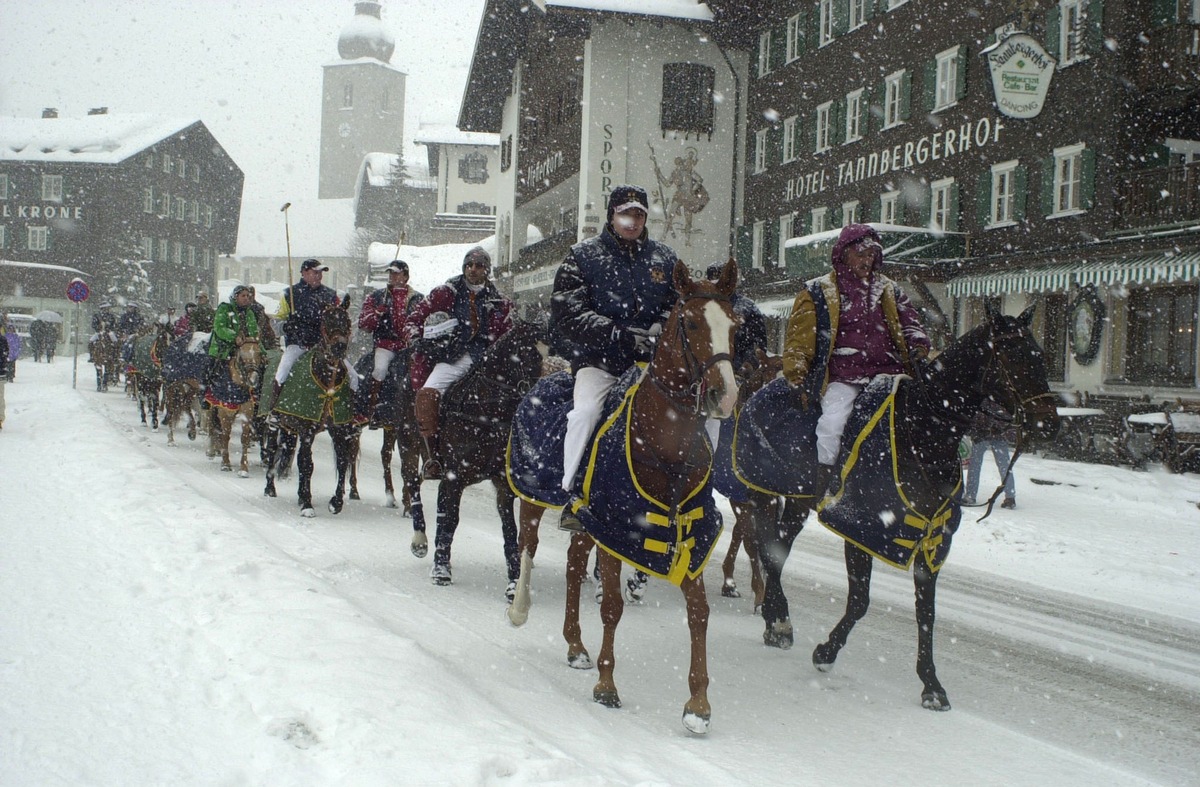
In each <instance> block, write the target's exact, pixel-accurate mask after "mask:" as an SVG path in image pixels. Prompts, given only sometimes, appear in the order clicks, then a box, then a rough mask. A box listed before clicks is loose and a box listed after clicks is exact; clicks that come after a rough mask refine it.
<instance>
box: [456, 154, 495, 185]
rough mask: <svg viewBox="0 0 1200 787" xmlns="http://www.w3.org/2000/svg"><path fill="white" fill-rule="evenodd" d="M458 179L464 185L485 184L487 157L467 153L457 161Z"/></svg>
mask: <svg viewBox="0 0 1200 787" xmlns="http://www.w3.org/2000/svg"><path fill="white" fill-rule="evenodd" d="M458 177H459V180H461V181H463V182H464V183H487V179H488V171H487V156H486V155H484V154H483V153H468V154H467V155H465V156H463V157H462V158H460V159H459V160H458Z"/></svg>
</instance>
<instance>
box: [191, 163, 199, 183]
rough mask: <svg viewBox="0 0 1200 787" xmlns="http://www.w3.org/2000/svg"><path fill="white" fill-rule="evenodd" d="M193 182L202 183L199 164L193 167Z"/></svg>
mask: <svg viewBox="0 0 1200 787" xmlns="http://www.w3.org/2000/svg"><path fill="white" fill-rule="evenodd" d="M192 182H193V183H199V182H200V165H199V164H193V165H192Z"/></svg>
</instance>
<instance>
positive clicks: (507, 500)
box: [492, 475, 521, 602]
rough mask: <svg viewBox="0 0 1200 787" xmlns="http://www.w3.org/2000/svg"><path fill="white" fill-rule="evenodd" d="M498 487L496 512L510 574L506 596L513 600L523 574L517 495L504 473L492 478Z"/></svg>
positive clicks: (508, 573) (505, 566) (507, 571)
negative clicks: (519, 542) (515, 509)
mask: <svg viewBox="0 0 1200 787" xmlns="http://www.w3.org/2000/svg"><path fill="white" fill-rule="evenodd" d="M492 486H494V487H496V513H497V514H499V515H500V533H501V535H502V536H503V537H504V568H505V571H506V574H507V576H508V586H507V587H505V589H504V596H505V598H506V599H507V600H508V601H509V602H511V601H512V599H513V593H515V592H516V589H517V578H518V577H519V576H521V551H520V549H519V547H518V539H517V518H516V516H515V515H514V514H513V503H514V502H516V499H517V496H516V495H514V494H513V491H512V489H510V488H509V486H508V479H506V478H505V477H504V476H503V475H501V476H500V477H499V478H493V479H492Z"/></svg>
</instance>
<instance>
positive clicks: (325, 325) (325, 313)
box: [321, 297, 351, 361]
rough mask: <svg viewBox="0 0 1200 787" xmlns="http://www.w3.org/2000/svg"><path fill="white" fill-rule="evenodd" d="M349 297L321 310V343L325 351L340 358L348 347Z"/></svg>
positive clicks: (349, 323) (344, 355)
mask: <svg viewBox="0 0 1200 787" xmlns="http://www.w3.org/2000/svg"><path fill="white" fill-rule="evenodd" d="M350 332H351V322H350V298H349V297H345V298H343V299H342V302H341V303H340V304H338V305H336V306H326V307H325V308H324V309H322V310H321V345H322V346H323V347H324V349H325V352H326V353H327V354H328V355H330V356H332V357H333V358H336V359H337V360H339V361H340V360H341V359H343V358H345V357H346V350H347V349H348V348H349V347H350Z"/></svg>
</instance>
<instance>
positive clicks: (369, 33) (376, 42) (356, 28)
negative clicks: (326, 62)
mask: <svg viewBox="0 0 1200 787" xmlns="http://www.w3.org/2000/svg"><path fill="white" fill-rule="evenodd" d="M379 10H380V3H378V2H376V0H359V2H356V3H355V4H354V18H353V19H351V20H350V21H349V22H347V23H346V26H345V27H344V28H342V32H341V35H339V36H338V54H339V55H341V57H342V59H343V60H357V59H359V58H362V57H371V58H374V59H376V60H379V61H380V62H383V63H387V62H390V61H391V59H392V52H394V51H395V50H396V39H394V38H392V35H391V33H389V32H388V31H387V30H385V29H384V27H383V20H382V19H381V18H380V13H379Z"/></svg>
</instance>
